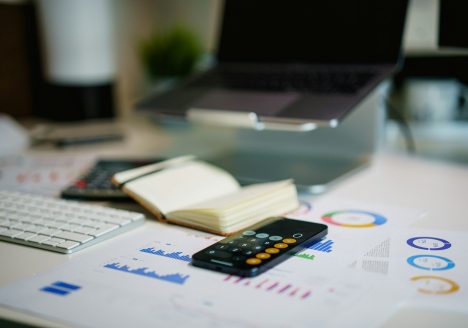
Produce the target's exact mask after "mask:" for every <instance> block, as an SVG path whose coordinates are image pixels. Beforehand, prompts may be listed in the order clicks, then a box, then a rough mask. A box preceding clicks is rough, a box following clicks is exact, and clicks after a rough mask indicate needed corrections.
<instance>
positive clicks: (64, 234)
mask: <svg viewBox="0 0 468 328" xmlns="http://www.w3.org/2000/svg"><path fill="white" fill-rule="evenodd" d="M55 237H58V238H63V239H69V240H73V241H78V242H80V243H85V242H87V241H89V240H91V239H93V237H91V236H88V235H83V234H81V233H76V232H69V231H61V232H59V233H57V234H56V235H55Z"/></svg>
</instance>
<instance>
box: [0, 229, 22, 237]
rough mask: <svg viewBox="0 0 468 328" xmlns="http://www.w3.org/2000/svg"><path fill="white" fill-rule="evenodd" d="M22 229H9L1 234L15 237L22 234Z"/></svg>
mask: <svg viewBox="0 0 468 328" xmlns="http://www.w3.org/2000/svg"><path fill="white" fill-rule="evenodd" d="M22 233H23V231H22V230H16V229H8V230H4V231H2V232H0V236H4V237H15V236H18V235H19V234H22Z"/></svg>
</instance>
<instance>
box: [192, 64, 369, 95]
mask: <svg viewBox="0 0 468 328" xmlns="http://www.w3.org/2000/svg"><path fill="white" fill-rule="evenodd" d="M374 76H375V73H374V72H371V71H362V70H360V71H346V72H343V71H332V70H321V71H317V70H314V71H282V72H278V71H274V72H270V71H261V72H253V71H227V70H225V71H221V70H217V71H213V72H212V73H210V74H207V75H205V76H204V77H202V78H200V79H198V80H196V81H195V82H194V85H196V86H203V87H225V88H229V89H243V90H245V89H248V90H258V91H299V92H310V93H346V94H352V93H356V92H357V91H358V90H359V89H360V88H362V87H363V86H364V85H365V84H366V83H368V82H369V81H370V80H371V79H372V78H373V77H374Z"/></svg>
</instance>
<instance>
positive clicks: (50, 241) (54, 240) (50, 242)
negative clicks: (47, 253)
mask: <svg viewBox="0 0 468 328" xmlns="http://www.w3.org/2000/svg"><path fill="white" fill-rule="evenodd" d="M64 241H65V239H60V238H50V239H47V240H45V241H43V242H42V244H44V245H50V246H56V245H58V244H60V243H63V242H64Z"/></svg>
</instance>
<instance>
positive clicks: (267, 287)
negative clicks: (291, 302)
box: [223, 275, 312, 300]
mask: <svg viewBox="0 0 468 328" xmlns="http://www.w3.org/2000/svg"><path fill="white" fill-rule="evenodd" d="M223 281H224V282H226V283H229V284H231V285H238V286H240V287H247V288H251V289H255V290H258V291H262V292H266V293H270V294H272V295H278V296H280V295H282V296H286V297H290V298H295V299H296V300H306V299H307V298H309V297H310V296H311V295H312V291H311V290H310V289H307V288H303V287H299V286H295V285H293V284H290V283H285V282H281V281H278V280H276V279H272V278H260V279H251V278H244V277H238V276H232V275H228V276H226V277H225V278H224V279H223Z"/></svg>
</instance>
